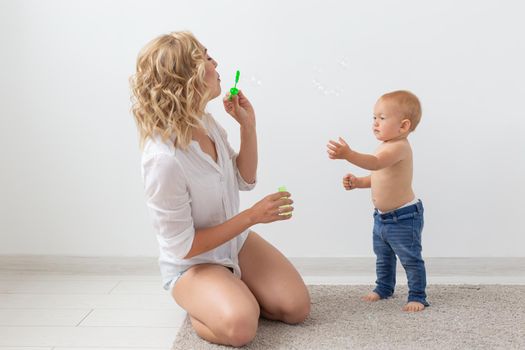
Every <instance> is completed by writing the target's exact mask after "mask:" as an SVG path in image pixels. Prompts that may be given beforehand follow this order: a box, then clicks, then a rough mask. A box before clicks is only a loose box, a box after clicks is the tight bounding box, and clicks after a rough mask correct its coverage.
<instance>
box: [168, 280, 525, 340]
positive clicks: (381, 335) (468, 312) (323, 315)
mask: <svg viewBox="0 0 525 350" xmlns="http://www.w3.org/2000/svg"><path fill="white" fill-rule="evenodd" d="M308 288H309V290H310V293H311V297H312V312H311V314H310V317H309V318H308V319H307V320H306V321H305V322H304V323H302V324H300V325H296V326H290V325H286V324H284V323H281V322H272V321H267V320H264V319H261V320H260V323H259V329H258V333H257V336H256V338H255V339H254V340H253V341H252V342H251V343H250V344H249V345H248V346H246V347H245V348H246V349H316V350H317V349H374V350H377V349H411V350H412V349H425V350H430V349H525V286H508V285H432V286H429V287H428V288H427V294H428V295H429V297H428V301H429V302H430V304H431V306H430V307H429V308H427V309H425V310H424V311H423V312H419V313H405V312H402V311H401V307H402V306H403V305H404V303H405V300H406V296H407V289H406V286H399V287H397V290H396V294H395V295H394V297H393V298H391V299H388V300H382V301H379V302H376V303H364V302H362V301H361V300H360V297H361V295H363V294H364V293H365V292H368V291H369V290H370V288H371V287H370V286H352V285H320V286H309V287H308ZM226 348H229V347H225V346H217V345H213V344H210V343H208V342H206V341H204V340H202V339H201V338H199V337H198V336H197V335H196V334H195V332H194V331H193V329H192V328H191V324H190V323H189V321H188V319H186V321H185V322H184V323H183V325H182V327H181V329H180V331H179V333H178V335H177V338H176V340H175V343H174V344H173V349H174V350H175V349H176V350H188V349H195V350H199V349H226Z"/></svg>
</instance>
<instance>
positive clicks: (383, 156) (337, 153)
mask: <svg viewBox="0 0 525 350" xmlns="http://www.w3.org/2000/svg"><path fill="white" fill-rule="evenodd" d="M339 141H340V142H336V141H332V140H331V141H330V143H329V144H328V155H329V157H330V158H331V159H346V160H347V161H349V162H350V163H352V164H354V165H356V166H358V167H360V168H363V169H367V170H372V171H375V170H381V169H384V168H387V167H389V166H391V165H394V164H395V163H397V162H399V161H400V160H402V159H403V158H405V156H406V154H407V150H408V149H407V147H406V144H405V143H403V142H394V143H383V145H382V147H381V149H380V150H379V151H378V152H377V153H376V154H364V153H359V152H356V151H354V150H352V149H350V146H348V144H347V143H346V142H345V140H343V139H342V138H339Z"/></svg>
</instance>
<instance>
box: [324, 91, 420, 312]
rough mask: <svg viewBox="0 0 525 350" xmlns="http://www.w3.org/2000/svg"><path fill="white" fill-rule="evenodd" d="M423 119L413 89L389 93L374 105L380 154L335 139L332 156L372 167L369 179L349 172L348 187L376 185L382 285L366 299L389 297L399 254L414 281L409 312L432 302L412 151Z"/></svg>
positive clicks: (379, 280) (376, 232)
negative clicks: (412, 136) (414, 133)
mask: <svg viewBox="0 0 525 350" xmlns="http://www.w3.org/2000/svg"><path fill="white" fill-rule="evenodd" d="M420 119H421V105H420V103H419V100H418V98H417V97H416V96H415V95H414V94H412V93H411V92H409V91H394V92H390V93H387V94H384V95H383V96H381V97H380V98H379V100H377V102H376V104H375V107H374V123H373V127H372V130H373V132H374V136H375V137H376V138H377V139H378V140H379V141H381V144H380V145H379V147H378V148H377V150H376V152H375V154H373V155H372V154H363V153H359V152H356V151H355V150H353V149H351V148H350V147H349V146H348V144H347V143H346V142H345V140H343V139H342V138H339V142H336V141H333V140H330V141H329V143H328V145H327V147H328V150H327V152H328V156H329V157H330V159H346V160H347V161H349V162H350V163H352V164H354V165H356V166H358V167H360V168H363V169H366V170H370V171H371V174H370V175H368V176H365V177H356V176H354V175H353V174H346V175H345V176H344V177H343V186H344V188H345V189H346V190H353V189H354V188H369V187H370V188H371V190H372V202H373V204H374V207H375V210H374V232H373V245H374V253H375V254H376V257H377V258H376V275H377V280H376V288H375V289H374V290H373V291H372V292H370V293H369V294H367V295H366V296H364V297H363V300H365V301H377V300H379V299H386V298H388V297H390V296H392V294H393V293H394V288H395V285H396V255H397V257H398V258H399V260H400V261H401V264H402V265H403V267H404V268H405V271H406V274H407V280H408V289H409V292H408V303H407V304H406V305H405V306H404V307H403V310H405V311H421V310H423V309H424V308H425V306H428V305H429V304H428V303H427V301H426V293H425V288H426V272H425V262H424V261H423V258H422V257H421V250H422V247H421V231H422V230H423V222H424V221H423V204H422V202H421V200H419V199H417V198H416V196H415V195H414V192H413V191H412V149H411V147H410V143H409V142H408V139H407V138H408V135H409V134H410V133H411V132H412V131H414V130H415V129H416V126H417V125H418V123H419V120H420Z"/></svg>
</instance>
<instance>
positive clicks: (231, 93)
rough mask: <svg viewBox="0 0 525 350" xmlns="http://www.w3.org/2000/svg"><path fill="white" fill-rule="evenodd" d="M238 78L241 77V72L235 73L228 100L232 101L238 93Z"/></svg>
mask: <svg viewBox="0 0 525 350" xmlns="http://www.w3.org/2000/svg"><path fill="white" fill-rule="evenodd" d="M240 76H241V72H240V71H237V73H235V85H234V86H233V87H232V88H231V89H230V100H231V99H232V97H233V96H235V95H237V94H238V93H239V89H237V83H238V82H239V77H240Z"/></svg>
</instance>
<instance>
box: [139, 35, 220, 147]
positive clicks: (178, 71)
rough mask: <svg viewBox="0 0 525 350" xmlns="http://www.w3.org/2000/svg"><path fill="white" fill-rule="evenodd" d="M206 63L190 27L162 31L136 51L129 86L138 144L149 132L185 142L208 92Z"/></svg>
mask: <svg viewBox="0 0 525 350" xmlns="http://www.w3.org/2000/svg"><path fill="white" fill-rule="evenodd" d="M205 62H206V53H205V48H204V46H203V45H202V44H201V43H200V42H199V41H198V40H197V39H196V38H195V36H194V35H193V34H192V33H190V32H173V33H169V34H165V35H161V36H159V37H157V38H155V39H153V40H152V41H150V42H149V43H148V44H147V45H146V46H144V48H143V49H142V50H141V51H140V53H139V55H138V58H137V71H136V73H135V74H134V75H133V76H132V77H131V78H130V85H131V90H132V92H133V97H132V102H133V107H132V111H133V115H134V117H135V121H136V123H137V128H138V131H139V136H140V146H141V147H143V146H144V142H145V141H146V140H147V139H148V138H150V137H152V136H155V135H160V136H161V137H162V139H163V140H164V141H167V140H168V139H169V138H170V137H171V136H172V135H173V134H175V135H176V139H175V146H176V147H181V148H186V147H187V146H188V144H189V143H190V142H191V137H192V132H191V131H192V128H193V127H198V126H200V121H201V119H202V116H203V115H204V110H205V107H206V104H207V102H208V100H209V97H210V92H209V89H208V87H207V86H206V83H205V80H204V76H205Z"/></svg>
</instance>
